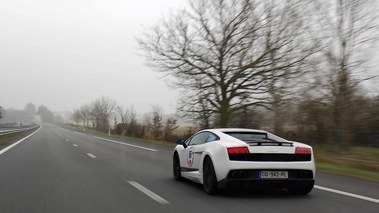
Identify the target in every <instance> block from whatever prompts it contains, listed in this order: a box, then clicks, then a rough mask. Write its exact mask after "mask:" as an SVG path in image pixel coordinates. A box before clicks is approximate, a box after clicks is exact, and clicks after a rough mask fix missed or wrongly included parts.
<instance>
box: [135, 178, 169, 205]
mask: <svg viewBox="0 0 379 213" xmlns="http://www.w3.org/2000/svg"><path fill="white" fill-rule="evenodd" d="M128 183H129V184H131V185H132V186H134V187H136V188H137V189H138V190H140V191H141V192H143V193H145V194H146V195H147V196H149V197H151V198H152V199H154V200H155V201H157V202H158V203H160V204H170V203H169V202H168V201H167V200H165V199H163V198H162V197H160V196H159V195H157V194H155V193H154V192H152V191H150V190H148V189H147V188H145V187H144V186H142V185H141V184H139V183H137V182H135V181H131V180H130V181H128Z"/></svg>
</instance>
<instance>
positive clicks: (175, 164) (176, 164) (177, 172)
mask: <svg viewBox="0 0 379 213" xmlns="http://www.w3.org/2000/svg"><path fill="white" fill-rule="evenodd" d="M172 171H173V174H174V179H175V180H181V179H182V173H181V168H180V160H179V156H178V153H176V152H175V154H174V157H173V160H172Z"/></svg>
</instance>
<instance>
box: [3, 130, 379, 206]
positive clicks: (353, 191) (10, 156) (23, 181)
mask: <svg viewBox="0 0 379 213" xmlns="http://www.w3.org/2000/svg"><path fill="white" fill-rule="evenodd" d="M171 154H172V149H171V148H169V147H164V146H159V145H154V144H148V143H142V142H134V141H125V140H115V139H110V138H102V137H95V136H93V135H87V134H82V133H75V132H72V131H68V130H64V129H62V128H60V127H57V126H54V125H43V126H42V128H41V129H40V130H39V131H38V132H37V133H35V134H34V135H32V136H31V137H29V138H27V139H25V140H24V141H22V142H21V143H19V144H18V145H16V146H14V147H12V148H11V149H9V150H7V151H5V152H3V153H2V154H0V212H38V213H42V212H70V213H71V212H91V213H92V212H106V213H108V212H189V213H194V212H207V213H213V212H214V213H216V212H217V213H220V212H244V213H247V212H291V213H292V212H307V213H310V212H323V213H325V212H333V213H334V212H343V213H346V212H362V213H363V212H364V213H367V212H378V210H379V183H376V182H370V181H362V180H357V179H352V178H346V177H340V176H334V175H327V174H321V173H318V174H317V175H316V185H317V186H316V188H315V189H313V191H312V192H311V193H310V194H309V195H307V196H293V195H289V194H288V193H287V192H286V191H266V192H253V193H248V192H244V193H236V192H233V191H232V192H225V193H222V194H220V195H217V196H209V195H207V194H205V193H204V191H203V188H202V186H201V185H198V184H195V183H192V182H190V181H182V182H176V181H174V180H173V178H172V172H171V170H172V169H171Z"/></svg>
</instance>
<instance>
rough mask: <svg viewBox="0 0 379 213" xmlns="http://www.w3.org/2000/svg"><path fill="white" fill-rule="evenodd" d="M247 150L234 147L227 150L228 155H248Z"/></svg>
mask: <svg viewBox="0 0 379 213" xmlns="http://www.w3.org/2000/svg"><path fill="white" fill-rule="evenodd" d="M249 153H250V152H249V149H248V148H247V147H234V148H228V154H249Z"/></svg>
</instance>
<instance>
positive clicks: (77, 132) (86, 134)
mask: <svg viewBox="0 0 379 213" xmlns="http://www.w3.org/2000/svg"><path fill="white" fill-rule="evenodd" d="M73 133H75V134H78V135H83V136H86V135H87V134H83V133H80V132H73Z"/></svg>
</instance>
